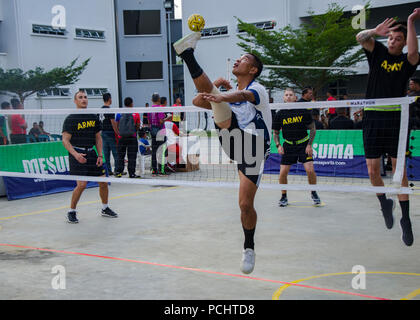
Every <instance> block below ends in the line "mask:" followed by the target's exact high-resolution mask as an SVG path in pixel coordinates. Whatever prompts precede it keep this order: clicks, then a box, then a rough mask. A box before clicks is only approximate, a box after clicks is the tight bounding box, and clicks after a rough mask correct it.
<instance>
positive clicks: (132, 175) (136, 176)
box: [129, 174, 141, 179]
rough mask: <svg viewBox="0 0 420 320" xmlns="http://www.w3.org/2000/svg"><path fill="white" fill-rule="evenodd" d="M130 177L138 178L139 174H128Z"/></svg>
mask: <svg viewBox="0 0 420 320" xmlns="http://www.w3.org/2000/svg"><path fill="white" fill-rule="evenodd" d="M129 177H130V179H138V178H141V177H140V176H138V175H136V174H130V176H129Z"/></svg>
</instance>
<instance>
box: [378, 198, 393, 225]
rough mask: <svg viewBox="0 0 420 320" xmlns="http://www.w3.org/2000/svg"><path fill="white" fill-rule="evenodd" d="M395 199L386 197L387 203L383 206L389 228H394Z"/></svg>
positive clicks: (383, 213)
mask: <svg viewBox="0 0 420 320" xmlns="http://www.w3.org/2000/svg"><path fill="white" fill-rule="evenodd" d="M394 209H395V201H394V200H393V199H386V204H385V205H384V206H383V207H382V208H381V210H382V215H383V217H384V219H385V225H386V227H387V228H388V229H392V227H393V226H394V215H393V212H394Z"/></svg>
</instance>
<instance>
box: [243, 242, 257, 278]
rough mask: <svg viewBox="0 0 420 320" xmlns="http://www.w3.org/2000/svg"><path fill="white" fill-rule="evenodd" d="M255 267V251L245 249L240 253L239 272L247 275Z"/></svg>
mask: <svg viewBox="0 0 420 320" xmlns="http://www.w3.org/2000/svg"><path fill="white" fill-rule="evenodd" d="M254 265H255V251H254V250H252V249H249V248H247V249H245V250H244V251H243V252H242V261H241V271H242V272H243V273H245V274H249V273H251V272H252V271H253V270H254Z"/></svg>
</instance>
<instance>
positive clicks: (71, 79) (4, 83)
mask: <svg viewBox="0 0 420 320" xmlns="http://www.w3.org/2000/svg"><path fill="white" fill-rule="evenodd" d="M77 60H78V59H77V58H76V59H74V60H73V61H72V62H71V63H70V64H69V65H68V66H66V67H57V68H54V69H52V70H50V71H47V72H46V71H45V70H44V69H43V68H40V67H37V68H35V69H33V70H28V71H26V72H25V71H23V70H21V69H18V68H17V69H10V70H3V69H1V68H0V93H2V94H8V95H15V96H18V97H19V100H20V101H21V103H22V104H24V102H25V99H26V98H28V97H29V96H31V95H33V94H34V93H36V92H38V91H41V90H45V89H51V88H56V87H59V86H64V85H69V84H73V83H75V82H77V81H78V80H79V76H80V75H81V74H82V73H83V71H84V70H85V69H86V67H87V65H88V63H89V61H90V58H89V59H87V60H85V61H84V62H82V63H81V64H80V65H79V66H76V62H77Z"/></svg>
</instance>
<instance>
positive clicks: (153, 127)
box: [148, 93, 169, 176]
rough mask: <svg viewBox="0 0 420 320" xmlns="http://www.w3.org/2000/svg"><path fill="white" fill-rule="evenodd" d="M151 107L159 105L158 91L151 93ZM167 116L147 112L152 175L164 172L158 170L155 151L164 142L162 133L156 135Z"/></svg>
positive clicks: (163, 173)
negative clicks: (150, 141) (150, 137)
mask: <svg viewBox="0 0 420 320" xmlns="http://www.w3.org/2000/svg"><path fill="white" fill-rule="evenodd" d="M152 103H153V104H152V108H156V107H160V103H161V102H160V96H159V94H158V93H154V94H153V95H152ZM167 118H169V117H167V116H166V115H165V113H163V112H153V113H149V114H148V120H149V124H150V135H151V136H152V168H151V169H152V175H154V176H155V175H157V174H162V175H165V174H166V173H165V172H162V171H161V172H158V162H157V156H156V155H157V151H158V149H159V147H160V146H161V145H162V144H163V143H165V138H164V135H162V133H161V134H160V135H159V136H158V133H159V131H160V130H161V129H162V128H163V123H164V121H165V120H166V119H167Z"/></svg>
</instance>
